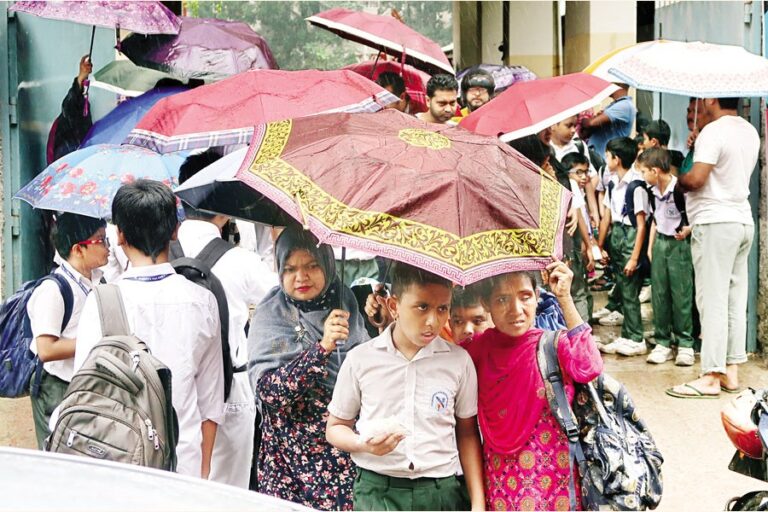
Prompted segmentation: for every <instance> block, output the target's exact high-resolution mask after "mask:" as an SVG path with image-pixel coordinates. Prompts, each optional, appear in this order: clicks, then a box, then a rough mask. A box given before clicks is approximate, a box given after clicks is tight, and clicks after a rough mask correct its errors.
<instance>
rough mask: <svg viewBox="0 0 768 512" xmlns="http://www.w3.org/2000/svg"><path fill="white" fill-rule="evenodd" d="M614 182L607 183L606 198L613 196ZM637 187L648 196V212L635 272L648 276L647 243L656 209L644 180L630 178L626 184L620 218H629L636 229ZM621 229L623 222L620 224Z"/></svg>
mask: <svg viewBox="0 0 768 512" xmlns="http://www.w3.org/2000/svg"><path fill="white" fill-rule="evenodd" d="M614 187H615V184H614V183H613V181H611V182H610V183H609V184H608V200H609V201H610V200H611V198H612V196H613V188H614ZM638 188H640V189H642V190H645V194H646V195H647V196H648V205H649V207H650V212H648V214H647V215H646V216H645V237H644V238H643V247H642V250H641V251H640V260H639V261H638V262H637V272H639V273H640V274H641V275H642V276H645V277H647V276H649V275H650V272H651V260H649V259H648V243H649V242H650V239H651V224H652V223H653V211H654V210H655V209H656V204H655V200H654V196H653V193H651V191H650V189H649V188H648V185H647V184H646V183H645V181H644V180H632V181H630V182H629V184H628V185H627V190H626V191H625V193H624V206H622V208H621V219H620V221H623V220H624V218H625V217H627V218H628V219H629V223H630V224H631V225H632V227H633V228H635V229H637V216H636V215H635V190H637V189H638ZM621 226H622V229H623V228H624V223H623V222H622V224H621Z"/></svg>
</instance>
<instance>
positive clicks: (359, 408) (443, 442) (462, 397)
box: [328, 325, 477, 478]
mask: <svg viewBox="0 0 768 512" xmlns="http://www.w3.org/2000/svg"><path fill="white" fill-rule="evenodd" d="M392 328H393V326H392V325H390V326H389V327H388V328H387V329H386V330H385V331H384V332H383V333H381V334H380V335H379V336H377V337H375V338H373V339H372V340H370V341H369V342H367V343H363V344H362V345H360V346H358V347H355V348H354V349H352V350H351V351H350V352H349V354H348V355H347V358H346V359H345V360H344V363H342V365H341V370H340V371H339V376H338V379H337V380H336V386H335V387H334V390H333V399H332V400H331V403H330V404H329V405H328V411H329V412H330V413H331V414H333V415H334V416H336V417H337V418H341V419H344V420H352V419H355V418H357V417H358V416H359V419H360V420H370V419H374V418H376V419H384V418H390V417H393V416H395V417H399V419H400V422H401V423H402V424H403V425H404V426H405V427H406V429H407V431H408V434H407V435H406V437H405V439H403V440H402V441H401V442H400V444H398V445H397V448H395V450H394V451H392V452H391V453H389V454H387V455H384V456H382V457H379V456H376V455H371V454H368V453H353V454H352V460H353V461H354V462H355V464H357V465H358V466H360V467H362V468H365V469H368V470H370V471H375V472H376V473H379V474H382V475H388V476H393V477H403V478H420V477H431V478H443V477H447V476H450V475H455V474H458V472H459V471H460V464H459V456H458V449H457V447H456V436H455V428H456V418H457V417H458V418H471V417H473V416H476V415H477V374H476V373H475V367H474V365H473V364H472V359H471V358H470V357H469V354H468V353H467V352H466V350H464V349H463V348H461V347H459V346H456V345H453V344H451V343H448V342H447V341H445V340H443V339H441V338H440V337H437V338H435V339H434V340H433V341H432V342H431V343H430V344H429V345H427V346H426V347H424V348H422V349H421V350H419V352H418V353H417V354H416V355H415V356H414V357H413V359H412V360H410V361H409V360H408V359H406V358H405V356H403V354H401V353H400V352H399V351H398V350H397V349H396V348H395V346H394V344H393V342H392ZM411 463H412V464H413V467H412V468H411Z"/></svg>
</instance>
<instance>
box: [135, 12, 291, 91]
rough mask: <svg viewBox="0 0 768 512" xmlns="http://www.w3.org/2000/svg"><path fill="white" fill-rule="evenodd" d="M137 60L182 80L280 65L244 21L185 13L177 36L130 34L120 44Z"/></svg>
mask: <svg viewBox="0 0 768 512" xmlns="http://www.w3.org/2000/svg"><path fill="white" fill-rule="evenodd" d="M120 51H121V52H123V53H124V54H125V55H126V56H127V57H128V58H129V59H131V60H132V61H133V63H134V64H137V65H139V66H143V67H145V68H151V69H157V70H159V71H164V72H166V73H168V74H171V75H173V76H175V77H178V78H180V79H182V80H188V79H190V78H196V79H204V80H221V79H223V78H227V77H229V76H232V75H236V74H237V73H241V72H243V71H249V70H252V69H277V68H278V66H277V62H275V58H274V57H273V56H272V51H271V50H270V49H269V45H268V44H267V41H266V40H265V39H264V38H263V37H262V36H260V35H259V34H257V33H256V32H254V31H253V29H251V27H250V26H248V25H247V24H246V23H243V22H240V21H226V20H218V19H208V18H189V17H184V16H182V17H181V29H180V30H179V33H178V35H175V36H170V37H169V36H142V35H138V34H133V35H130V36H128V37H127V38H126V39H125V41H123V42H122V44H121V45H120Z"/></svg>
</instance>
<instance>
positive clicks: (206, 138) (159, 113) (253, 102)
mask: <svg viewBox="0 0 768 512" xmlns="http://www.w3.org/2000/svg"><path fill="white" fill-rule="evenodd" d="M397 100H398V98H397V97H395V96H394V95H393V94H391V93H389V92H387V91H386V90H385V89H382V88H381V87H379V86H378V85H377V84H375V83H374V82H371V81H370V80H368V79H367V78H364V77H362V76H360V75H358V74H357V73H353V72H352V71H344V70H336V71H317V70H303V71H277V70H255V71H248V72H247V73H241V74H239V75H236V76H233V77H231V78H228V79H226V80H222V81H221V82H216V83H213V84H209V85H203V86H201V87H197V88H196V89H193V90H191V91H187V92H184V93H181V94H176V95H174V96H172V97H170V98H164V99H162V100H160V101H159V102H157V104H156V105H155V106H154V107H152V109H151V110H150V111H149V112H148V113H147V114H146V115H145V116H144V118H143V119H142V120H141V121H140V122H139V124H138V125H136V128H134V129H133V130H132V131H131V133H130V134H129V135H128V137H127V138H126V140H125V142H127V143H130V144H136V145H139V146H144V147H147V148H150V149H153V150H155V151H158V152H160V153H168V152H171V151H179V150H184V149H193V148H205V147H210V146H227V145H231V144H245V143H247V142H248V141H249V140H250V139H251V136H252V135H253V126H254V125H255V124H258V123H263V122H270V121H277V120H280V119H288V118H293V117H300V116H306V115H311V114H319V113H321V112H331V111H343V112H375V111H377V110H380V109H382V108H384V106H385V105H388V104H389V103H392V102H394V101H397Z"/></svg>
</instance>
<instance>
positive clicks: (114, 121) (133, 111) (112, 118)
mask: <svg viewBox="0 0 768 512" xmlns="http://www.w3.org/2000/svg"><path fill="white" fill-rule="evenodd" d="M188 90H189V89H188V88H186V87H163V88H160V89H152V90H150V91H147V92H145V93H144V94H142V95H141V96H136V97H135V98H130V99H128V100H126V101H124V102H122V103H120V104H119V105H118V106H116V107H115V108H113V109H112V111H110V112H109V114H107V115H106V116H104V117H102V118H101V119H99V120H98V121H96V122H95V123H94V124H93V126H91V129H90V130H88V133H87V134H86V136H85V138H84V139H83V141H82V142H81V143H80V147H81V148H84V147H88V146H93V145H94V144H121V143H122V142H123V140H124V139H125V138H126V137H127V136H128V133H129V132H130V131H131V130H132V129H133V128H134V127H135V126H136V123H138V122H139V120H140V119H141V118H142V117H144V114H146V113H147V112H148V111H149V109H150V108H152V106H153V105H154V104H155V103H157V102H158V101H159V100H161V99H162V98H165V97H166V96H171V95H173V94H178V93H180V92H184V91H188Z"/></svg>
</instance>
